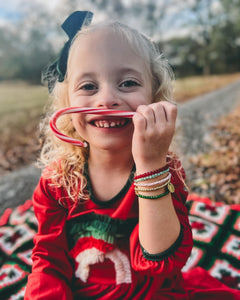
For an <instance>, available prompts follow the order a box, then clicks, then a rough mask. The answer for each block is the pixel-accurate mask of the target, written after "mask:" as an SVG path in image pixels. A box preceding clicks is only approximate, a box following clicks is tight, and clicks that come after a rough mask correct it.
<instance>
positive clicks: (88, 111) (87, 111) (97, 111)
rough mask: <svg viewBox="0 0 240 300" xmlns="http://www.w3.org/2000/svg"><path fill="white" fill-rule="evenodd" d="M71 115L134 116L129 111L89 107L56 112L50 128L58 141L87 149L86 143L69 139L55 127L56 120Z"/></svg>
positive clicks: (64, 109) (69, 108)
mask: <svg viewBox="0 0 240 300" xmlns="http://www.w3.org/2000/svg"><path fill="white" fill-rule="evenodd" d="M72 113H83V114H93V115H108V116H118V117H123V118H132V117H133V116H134V112H130V111H122V110H113V109H100V108H90V107H65V108H62V109H59V110H58V111H56V112H55V113H54V114H53V115H52V117H51V119H50V128H51V129H52V131H53V133H54V134H55V136H56V137H58V138H59V139H60V140H62V141H64V142H67V143H70V144H73V145H75V146H79V147H87V143H86V142H82V141H79V140H76V139H74V138H71V137H69V136H67V135H65V134H63V133H61V132H60V131H59V130H58V128H57V125H56V122H57V119H58V118H59V117H61V116H62V115H65V114H72Z"/></svg>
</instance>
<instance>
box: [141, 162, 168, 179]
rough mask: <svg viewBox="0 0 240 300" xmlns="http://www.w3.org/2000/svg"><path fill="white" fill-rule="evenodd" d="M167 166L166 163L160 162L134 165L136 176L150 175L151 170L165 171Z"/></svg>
mask: <svg viewBox="0 0 240 300" xmlns="http://www.w3.org/2000/svg"><path fill="white" fill-rule="evenodd" d="M166 165H167V161H166V159H165V160H162V161H159V162H156V161H155V162H153V163H142V164H137V163H136V176H138V175H140V174H144V173H151V172H152V171H153V170H157V169H159V170H161V169H165V168H166Z"/></svg>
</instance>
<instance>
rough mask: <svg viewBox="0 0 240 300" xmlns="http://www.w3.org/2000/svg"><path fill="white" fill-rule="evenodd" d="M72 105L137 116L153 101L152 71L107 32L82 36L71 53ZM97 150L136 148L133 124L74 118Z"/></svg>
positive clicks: (70, 87) (79, 129)
mask: <svg viewBox="0 0 240 300" xmlns="http://www.w3.org/2000/svg"><path fill="white" fill-rule="evenodd" d="M67 79H68V85H69V92H68V96H69V103H70V106H80V107H92V108H107V109H116V110H124V111H136V109H137V107H138V106H139V105H147V104H150V103H151V102H152V84H151V77H150V70H149V67H147V65H146V63H145V62H144V60H143V59H142V58H141V57H140V56H139V55H137V53H136V52H135V51H134V50H133V49H132V48H131V46H130V45H129V44H128V42H127V41H126V40H124V39H123V38H122V37H121V36H117V35H116V33H113V32H111V31H110V30H106V29H102V30H97V31H94V32H91V33H89V34H87V35H82V36H79V37H78V38H77V39H76V41H75V42H74V44H73V46H72V49H71V51H70V54H69V62H68V78H67ZM73 125H74V127H75V129H76V130H77V132H78V133H79V135H80V136H81V137H82V138H83V139H84V140H86V141H87V142H88V143H89V145H90V149H91V147H97V148H104V149H112V150H113V149H114V148H116V147H117V148H118V149H119V148H121V147H131V140H132V134H133V124H132V121H131V120H130V119H127V118H121V117H113V116H112V117H110V116H109V117H107V116H104V117H103V116H97V115H95V116H93V115H91V116H89V115H81V114H79V115H74V116H73Z"/></svg>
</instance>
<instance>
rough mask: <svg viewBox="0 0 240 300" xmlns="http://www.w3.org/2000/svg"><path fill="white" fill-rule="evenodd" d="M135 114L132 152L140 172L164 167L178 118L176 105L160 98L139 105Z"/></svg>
mask: <svg viewBox="0 0 240 300" xmlns="http://www.w3.org/2000/svg"><path fill="white" fill-rule="evenodd" d="M136 112H137V113H136V114H135V115H134V117H133V124H134V133H133V140H132V154H133V158H134V161H135V164H136V170H137V173H138V174H139V173H144V172H148V171H151V170H154V169H157V168H161V167H163V166H164V165H165V164H166V156H167V152H168V149H169V146H170V144H171V141H172V138H173V135H174V132H175V123H176V118H177V108H176V105H174V104H172V103H170V102H167V101H160V102H157V103H152V104H150V105H140V106H139V107H138V108H137V111H136Z"/></svg>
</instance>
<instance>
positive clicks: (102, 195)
mask: <svg viewBox="0 0 240 300" xmlns="http://www.w3.org/2000/svg"><path fill="white" fill-rule="evenodd" d="M133 164H134V162H133V158H132V155H131V153H123V152H122V151H121V152H120V153H109V152H108V151H97V152H94V151H93V152H91V151H90V154H89V159H88V173H89V180H90V182H91V186H92V189H93V193H94V195H95V197H96V198H97V199H98V200H100V201H107V200H109V199H111V198H113V197H115V196H116V195H117V194H118V193H119V192H120V191H121V189H122V188H123V187H124V186H125V184H126V182H127V180H128V178H129V175H130V173H131V170H132V168H133Z"/></svg>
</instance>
